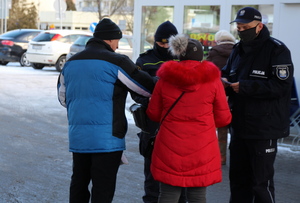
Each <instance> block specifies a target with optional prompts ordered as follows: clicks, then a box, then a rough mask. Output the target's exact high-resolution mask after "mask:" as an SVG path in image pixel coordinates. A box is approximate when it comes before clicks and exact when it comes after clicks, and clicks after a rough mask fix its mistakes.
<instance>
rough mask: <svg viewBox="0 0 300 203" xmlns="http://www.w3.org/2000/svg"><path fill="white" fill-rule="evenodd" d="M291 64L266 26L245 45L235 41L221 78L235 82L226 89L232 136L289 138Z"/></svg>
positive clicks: (285, 48) (283, 48)
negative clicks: (237, 85) (235, 89)
mask: <svg viewBox="0 0 300 203" xmlns="http://www.w3.org/2000/svg"><path fill="white" fill-rule="evenodd" d="M293 72H294V68H293V63H292V60H291V54H290V51H289V49H288V48H287V47H286V46H285V45H284V44H283V43H282V42H281V41H279V40H277V39H275V38H272V37H270V33H269V31H268V29H267V27H266V26H264V28H263V29H262V30H261V31H260V33H259V35H258V36H257V37H256V38H255V40H252V41H250V43H249V42H242V41H241V42H239V43H237V44H236V45H235V46H234V49H233V51H232V53H231V56H230V57H229V60H228V62H227V65H226V66H225V67H224V68H223V69H222V77H225V78H227V79H228V81H230V82H233V83H234V82H239V93H235V92H234V91H233V90H232V89H231V87H227V94H228V96H229V100H228V102H229V105H230V108H231V111H232V115H233V117H232V118H233V119H232V123H231V126H232V130H233V134H234V135H236V136H238V137H240V138H244V139H278V138H282V137H286V136H288V135H289V115H290V103H291V101H290V98H291V88H292V83H293Z"/></svg>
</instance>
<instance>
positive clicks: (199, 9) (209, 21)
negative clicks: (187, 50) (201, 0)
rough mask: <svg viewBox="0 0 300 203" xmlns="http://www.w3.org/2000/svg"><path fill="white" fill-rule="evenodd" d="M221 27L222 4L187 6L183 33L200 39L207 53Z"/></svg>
mask: <svg viewBox="0 0 300 203" xmlns="http://www.w3.org/2000/svg"><path fill="white" fill-rule="evenodd" d="M219 28H220V6H185V7H184V26H183V33H184V34H187V35H189V36H190V37H191V38H193V39H196V40H199V41H200V42H201V43H202V45H203V49H204V55H206V54H207V53H208V51H209V49H210V48H211V47H212V46H214V45H215V41H214V40H215V33H216V32H218V31H219Z"/></svg>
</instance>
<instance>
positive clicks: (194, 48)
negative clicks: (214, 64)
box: [169, 34, 203, 61]
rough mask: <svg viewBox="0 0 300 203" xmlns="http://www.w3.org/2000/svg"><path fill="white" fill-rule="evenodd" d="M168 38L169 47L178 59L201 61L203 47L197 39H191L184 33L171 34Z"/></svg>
mask: <svg viewBox="0 0 300 203" xmlns="http://www.w3.org/2000/svg"><path fill="white" fill-rule="evenodd" d="M169 40H170V42H169V45H170V47H169V49H170V51H171V53H172V54H173V55H174V56H177V57H178V58H179V60H181V61H183V60H194V61H202V59H203V47H202V44H201V43H200V42H199V41H198V40H195V39H191V38H189V37H188V36H187V35H184V34H178V35H176V36H171V37H170V39H169Z"/></svg>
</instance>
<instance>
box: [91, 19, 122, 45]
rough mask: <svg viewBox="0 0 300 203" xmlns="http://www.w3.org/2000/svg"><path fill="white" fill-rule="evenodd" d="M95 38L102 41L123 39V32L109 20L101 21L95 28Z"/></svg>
mask: <svg viewBox="0 0 300 203" xmlns="http://www.w3.org/2000/svg"><path fill="white" fill-rule="evenodd" d="M94 37H95V38H98V39H102V40H111V39H121V38H122V31H121V30H120V28H119V26H117V25H116V23H114V22H113V21H111V20H110V19H109V18H104V19H102V20H100V21H99V23H98V24H97V26H96V28H95V32H94Z"/></svg>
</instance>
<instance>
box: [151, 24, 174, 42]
mask: <svg viewBox="0 0 300 203" xmlns="http://www.w3.org/2000/svg"><path fill="white" fill-rule="evenodd" d="M177 34H178V31H177V29H176V27H175V26H174V25H173V24H172V23H171V22H170V21H166V22H164V23H162V24H160V26H158V28H157V30H156V32H155V35H154V39H155V41H156V42H164V43H168V42H169V38H170V37H171V36H173V35H177Z"/></svg>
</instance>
